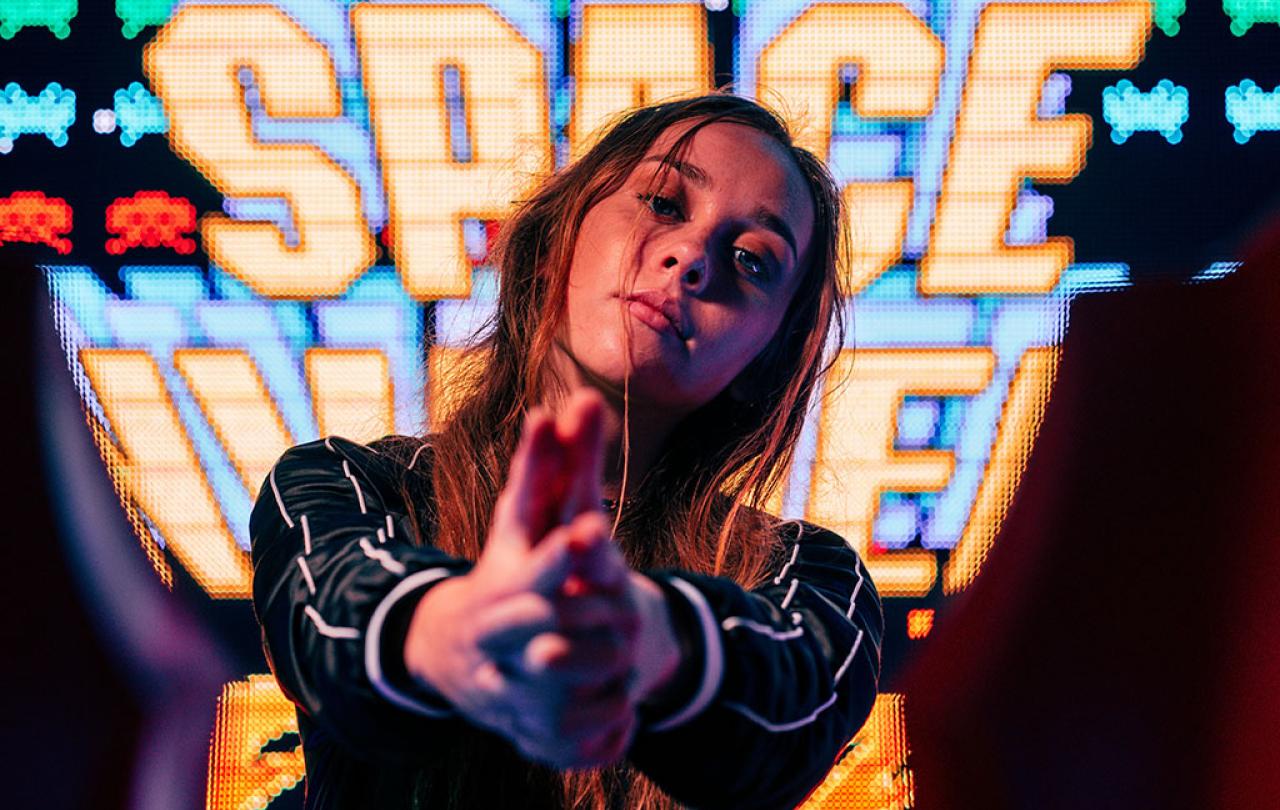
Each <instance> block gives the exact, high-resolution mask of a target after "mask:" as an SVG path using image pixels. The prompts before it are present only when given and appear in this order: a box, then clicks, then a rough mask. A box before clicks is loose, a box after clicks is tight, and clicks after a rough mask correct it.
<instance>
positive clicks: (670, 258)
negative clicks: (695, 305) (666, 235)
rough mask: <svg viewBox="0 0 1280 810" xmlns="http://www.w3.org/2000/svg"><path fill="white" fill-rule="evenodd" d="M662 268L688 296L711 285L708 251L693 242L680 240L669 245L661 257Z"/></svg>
mask: <svg viewBox="0 0 1280 810" xmlns="http://www.w3.org/2000/svg"><path fill="white" fill-rule="evenodd" d="M662 267H663V269H664V270H666V271H667V272H668V274H670V275H672V276H674V277H675V281H676V282H677V283H678V284H679V285H680V287H681V288H682V289H683V290H685V291H686V292H688V293H690V294H695V295H696V294H698V293H700V292H702V291H703V290H705V289H706V287H707V285H708V284H710V283H711V268H710V262H709V261H708V251H707V250H706V248H705V247H704V246H702V245H701V244H699V243H697V242H696V241H694V240H682V241H681V242H679V243H677V244H674V245H670V246H669V247H668V250H667V254H666V256H665V257H663V260H662Z"/></svg>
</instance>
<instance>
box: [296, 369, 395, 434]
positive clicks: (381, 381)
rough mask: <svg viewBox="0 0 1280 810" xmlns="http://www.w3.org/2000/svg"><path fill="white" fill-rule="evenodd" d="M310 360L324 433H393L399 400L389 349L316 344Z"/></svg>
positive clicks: (317, 412)
mask: <svg viewBox="0 0 1280 810" xmlns="http://www.w3.org/2000/svg"><path fill="white" fill-rule="evenodd" d="M305 364H306V372H307V384H308V385H309V386H310V388H311V403H312V407H313V408H314V409H315V417H316V425H318V426H319V428H320V435H321V436H342V437H344V438H347V439H351V440H352V441H357V442H367V441H372V440H373V439H377V438H381V437H382V436H386V435H387V434H389V433H393V432H394V431H393V429H392V428H393V426H394V424H395V399H394V397H393V394H392V386H391V369H390V365H389V363H388V361H387V356H386V354H384V353H383V352H381V351H379V350H377V349H332V348H312V349H308V350H307V355H306V360H305Z"/></svg>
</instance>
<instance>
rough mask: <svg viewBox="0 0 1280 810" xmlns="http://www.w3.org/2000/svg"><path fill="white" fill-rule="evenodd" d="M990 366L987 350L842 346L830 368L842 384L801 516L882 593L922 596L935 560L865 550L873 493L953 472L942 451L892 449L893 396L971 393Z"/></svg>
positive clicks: (927, 487) (936, 482) (826, 414)
mask: <svg viewBox="0 0 1280 810" xmlns="http://www.w3.org/2000/svg"><path fill="white" fill-rule="evenodd" d="M994 368H995V358H994V355H993V354H992V353H991V350H990V349H953V348H946V349H941V348H939V349H858V350H857V351H856V352H854V351H853V350H850V349H846V350H844V351H842V352H841V354H840V357H839V358H838V359H837V361H836V365H835V367H834V368H833V369H832V378H833V379H835V380H840V381H843V385H841V387H840V388H839V389H838V390H837V393H836V394H835V396H833V397H830V398H829V399H827V400H826V401H825V402H824V405H823V409H822V416H821V418H820V420H819V422H818V452H817V457H816V458H815V459H814V465H813V479H812V480H813V482H812V484H811V485H810V488H809V508H808V516H809V518H810V519H812V520H813V521H814V522H816V523H819V524H821V525H823V526H826V527H827V528H829V529H831V530H832V531H834V532H837V533H839V534H841V535H843V536H844V537H845V539H846V540H848V541H849V544H850V545H851V546H852V547H853V548H854V550H856V551H857V552H858V553H859V554H860V555H862V558H863V560H864V561H865V562H866V564H867V568H868V569H869V570H870V572H871V578H872V579H873V580H875V583H876V585H877V586H878V587H879V589H880V592H881V593H882V594H884V595H886V596H923V595H925V594H927V593H928V592H929V590H930V588H932V587H933V582H934V579H935V577H936V575H937V561H936V559H935V558H934V554H933V552H932V551H924V550H916V551H892V552H879V553H877V552H873V550H872V546H871V539H872V531H873V529H874V524H875V517H876V511H877V510H878V509H879V506H880V495H881V493H883V492H885V491H889V490H896V491H900V492H931V491H936V490H939V489H942V488H943V487H945V486H946V485H947V482H948V481H949V480H950V479H951V474H952V472H953V470H954V468H955V458H954V457H953V455H952V454H951V452H950V451H947V450H913V451H910V452H898V451H895V450H894V449H893V443H894V434H895V433H896V432H897V416H898V410H899V409H900V407H901V406H902V399H903V397H904V396H905V395H906V394H917V395H922V396H948V395H950V396H962V395H967V394H977V393H979V392H980V391H982V390H983V389H984V388H985V387H986V386H987V384H988V383H989V382H990V381H991V374H992V371H993V370H994Z"/></svg>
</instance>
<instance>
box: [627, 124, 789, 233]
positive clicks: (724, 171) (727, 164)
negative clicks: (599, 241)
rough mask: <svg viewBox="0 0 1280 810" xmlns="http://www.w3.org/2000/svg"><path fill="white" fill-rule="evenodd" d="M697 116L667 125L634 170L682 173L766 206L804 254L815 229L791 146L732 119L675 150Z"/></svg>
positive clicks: (743, 200) (705, 128)
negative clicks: (787, 146)
mask: <svg viewBox="0 0 1280 810" xmlns="http://www.w3.org/2000/svg"><path fill="white" fill-rule="evenodd" d="M695 123H696V121H692V120H690V121H680V122H677V123H675V124H672V125H671V126H669V127H667V129H666V130H664V131H663V133H662V134H661V135H659V136H658V138H656V139H655V140H654V142H653V144H652V145H651V146H650V147H649V149H647V150H646V151H645V155H644V157H642V158H641V160H640V162H639V163H638V164H637V165H636V167H635V168H634V169H633V173H635V174H640V175H641V176H647V175H649V174H650V172H659V171H661V170H663V169H667V170H669V171H675V172H678V173H679V174H680V175H681V176H683V177H684V178H685V179H686V180H687V181H688V182H689V183H690V184H691V185H693V186H695V187H698V188H700V189H703V190H706V191H712V192H721V193H726V194H729V195H731V196H732V197H734V198H735V199H738V200H740V201H741V203H742V204H743V205H748V206H750V207H753V208H754V207H755V206H757V205H763V206H765V207H766V208H768V209H770V211H771V212H772V213H774V214H776V215H777V216H778V217H779V218H781V219H783V220H785V221H786V222H787V223H788V225H790V228H791V230H792V232H793V233H794V234H795V236H796V244H797V248H798V249H799V252H800V253H801V254H803V253H804V249H805V246H806V245H807V244H808V239H809V236H810V235H811V234H812V232H813V218H814V211H813V202H812V199H811V196H810V192H809V187H808V183H807V182H806V181H805V179H804V176H803V175H802V174H801V172H800V169H799V167H798V166H797V165H796V162H795V160H794V158H792V157H791V154H790V152H789V150H788V149H787V148H786V147H785V146H783V145H782V144H781V143H778V141H776V140H774V139H773V138H772V137H770V136H769V135H766V134H765V133H763V132H761V131H760V130H758V129H756V128H755V127H751V126H748V125H746V124H738V123H734V122H728V121H716V122H713V123H710V124H706V125H704V126H702V127H701V128H699V129H698V131H697V132H696V133H694V135H693V136H692V137H691V138H690V139H689V140H688V141H687V142H686V143H685V145H684V146H683V148H682V149H681V150H680V151H679V152H678V153H676V154H670V152H671V148H672V147H673V146H674V145H675V144H676V142H677V141H678V140H679V138H680V137H681V136H682V135H683V134H685V133H686V132H687V131H688V130H689V128H690V127H692V126H694V125H695Z"/></svg>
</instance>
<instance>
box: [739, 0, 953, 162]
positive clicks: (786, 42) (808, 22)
mask: <svg viewBox="0 0 1280 810" xmlns="http://www.w3.org/2000/svg"><path fill="white" fill-rule="evenodd" d="M847 64H854V65H857V66H858V71H859V72H858V78H857V83H856V84H855V85H854V88H853V98H852V100H851V103H852V104H853V109H854V110H855V111H856V112H857V113H858V114H859V115H862V116H865V117H867V118H919V117H921V116H925V115H928V114H929V112H930V111H931V110H933V102H934V99H936V98H937V95H938V80H939V78H940V77H941V76H942V43H941V42H939V41H938V38H937V36H935V35H934V33H933V32H932V31H930V30H929V26H927V25H925V24H924V22H923V21H922V20H920V18H919V17H916V16H915V15H914V14H912V13H911V12H910V11H908V10H907V9H906V8H904V7H903V6H902V5H901V4H899V3H822V4H817V5H813V6H810V7H809V8H808V9H806V10H805V12H804V13H803V14H801V15H800V16H799V17H797V18H796V19H795V21H794V22H792V23H791V24H790V25H789V26H787V28H786V29H785V30H784V31H783V32H782V33H781V34H779V35H778V36H777V38H776V39H774V41H773V42H771V43H769V45H768V46H767V47H765V49H764V51H763V52H762V53H761V54H760V68H759V72H758V74H757V75H758V78H757V87H756V97H757V98H760V99H762V100H765V101H769V100H771V99H770V97H771V95H772V94H773V93H777V94H778V95H779V96H781V97H782V100H783V102H784V103H785V106H786V108H787V112H788V113H791V114H793V115H794V116H796V117H798V118H802V119H803V121H804V122H805V124H806V125H805V126H804V127H802V128H799V129H800V135H799V137H798V138H797V143H798V144H799V145H800V146H803V147H805V148H807V149H809V150H811V151H813V152H814V153H816V154H817V155H819V156H820V157H825V156H826V154H827V150H828V148H829V147H830V145H831V121H832V118H833V117H834V116H835V111H836V101H837V100H838V99H839V95H840V85H839V75H840V68H841V66H843V65H847Z"/></svg>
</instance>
